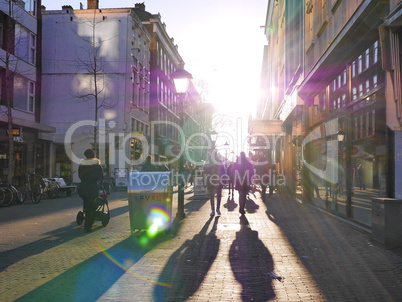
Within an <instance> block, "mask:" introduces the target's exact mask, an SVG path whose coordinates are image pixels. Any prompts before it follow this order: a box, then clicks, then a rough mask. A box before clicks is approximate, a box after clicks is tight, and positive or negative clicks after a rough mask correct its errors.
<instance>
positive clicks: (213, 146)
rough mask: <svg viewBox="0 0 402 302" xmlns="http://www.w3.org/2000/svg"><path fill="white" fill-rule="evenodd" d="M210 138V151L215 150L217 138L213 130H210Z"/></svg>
mask: <svg viewBox="0 0 402 302" xmlns="http://www.w3.org/2000/svg"><path fill="white" fill-rule="evenodd" d="M209 135H210V137H211V141H212V149H215V144H216V140H217V138H218V133H217V132H216V131H215V130H212V131H211V132H210V133H209Z"/></svg>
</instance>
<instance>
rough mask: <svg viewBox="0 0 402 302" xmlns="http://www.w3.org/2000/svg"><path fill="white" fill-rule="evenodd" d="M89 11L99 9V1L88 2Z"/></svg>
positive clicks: (91, 0) (89, 0)
mask: <svg viewBox="0 0 402 302" xmlns="http://www.w3.org/2000/svg"><path fill="white" fill-rule="evenodd" d="M87 9H99V0H88V2H87Z"/></svg>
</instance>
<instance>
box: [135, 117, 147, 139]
mask: <svg viewBox="0 0 402 302" xmlns="http://www.w3.org/2000/svg"><path fill="white" fill-rule="evenodd" d="M131 131H132V132H135V131H140V132H142V134H143V135H146V136H147V135H149V125H148V124H145V123H144V122H142V121H139V120H136V119H134V118H133V119H131Z"/></svg>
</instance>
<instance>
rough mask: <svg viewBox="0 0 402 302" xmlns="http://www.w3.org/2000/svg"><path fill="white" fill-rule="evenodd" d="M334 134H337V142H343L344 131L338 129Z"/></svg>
mask: <svg viewBox="0 0 402 302" xmlns="http://www.w3.org/2000/svg"><path fill="white" fill-rule="evenodd" d="M336 135H337V137H338V142H339V143H343V142H344V141H345V132H343V131H342V129H341V130H339V131H338V132H337V133H336Z"/></svg>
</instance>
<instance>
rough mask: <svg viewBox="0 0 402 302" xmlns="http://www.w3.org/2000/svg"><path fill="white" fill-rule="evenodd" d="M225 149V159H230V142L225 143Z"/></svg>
mask: <svg viewBox="0 0 402 302" xmlns="http://www.w3.org/2000/svg"><path fill="white" fill-rule="evenodd" d="M223 146H224V147H223V148H224V149H225V161H228V153H229V143H228V141H226V143H225V144H224V145H223Z"/></svg>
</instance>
